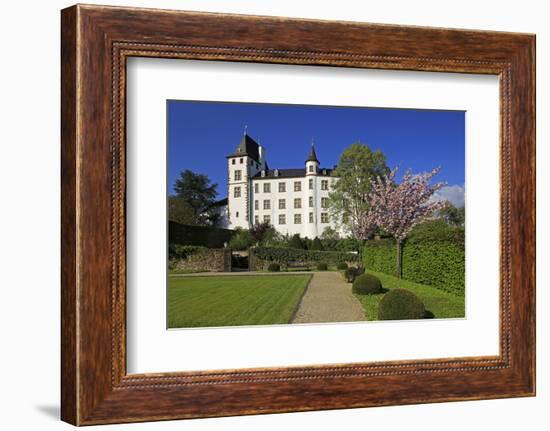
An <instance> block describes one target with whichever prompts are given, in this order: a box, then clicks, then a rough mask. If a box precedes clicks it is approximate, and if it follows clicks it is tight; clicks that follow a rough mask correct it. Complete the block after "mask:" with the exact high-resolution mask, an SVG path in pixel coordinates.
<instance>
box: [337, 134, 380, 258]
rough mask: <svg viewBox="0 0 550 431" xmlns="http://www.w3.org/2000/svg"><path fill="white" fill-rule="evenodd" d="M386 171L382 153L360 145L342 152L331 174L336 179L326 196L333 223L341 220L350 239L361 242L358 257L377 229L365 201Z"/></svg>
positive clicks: (353, 145)
mask: <svg viewBox="0 0 550 431" xmlns="http://www.w3.org/2000/svg"><path fill="white" fill-rule="evenodd" d="M389 171H390V170H389V168H388V166H387V165H386V156H385V155H384V153H382V152H381V151H380V150H377V151H372V150H371V149H370V148H369V147H368V146H366V145H363V144H360V143H355V144H352V145H350V146H349V147H347V148H346V149H345V150H344V151H343V152H342V155H341V156H340V160H339V161H338V165H337V166H336V169H335V170H334V171H333V175H334V176H336V177H339V180H338V181H337V182H336V184H334V185H333V187H332V191H331V193H330V194H329V211H330V213H331V216H332V218H333V219H334V220H336V221H339V220H341V223H342V224H343V225H344V227H345V228H346V229H347V230H348V231H349V232H350V233H351V234H352V235H353V237H355V238H356V239H358V240H360V241H359V250H357V251H358V253H359V256H360V257H361V255H362V244H363V242H364V241H365V240H367V239H368V238H369V237H370V236H371V235H372V234H373V233H374V229H375V227H376V225H375V223H374V219H373V216H372V214H371V212H370V210H369V209H370V204H369V202H368V195H369V193H370V191H371V188H372V180H374V179H375V178H377V177H381V176H384V175H387V174H388V172H389ZM360 261H362V259H361V260H360Z"/></svg>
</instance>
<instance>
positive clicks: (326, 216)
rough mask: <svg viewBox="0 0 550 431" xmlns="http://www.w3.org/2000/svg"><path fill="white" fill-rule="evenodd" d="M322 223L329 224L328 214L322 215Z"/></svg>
mask: <svg viewBox="0 0 550 431" xmlns="http://www.w3.org/2000/svg"><path fill="white" fill-rule="evenodd" d="M321 223H328V213H321Z"/></svg>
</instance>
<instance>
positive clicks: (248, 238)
mask: <svg viewBox="0 0 550 431" xmlns="http://www.w3.org/2000/svg"><path fill="white" fill-rule="evenodd" d="M253 243H254V238H253V237H252V234H251V233H250V231H248V230H246V229H239V230H238V231H237V233H236V235H235V236H234V237H233V238H231V241H229V247H230V248H232V249H233V250H246V249H247V248H248V247H250V246H251V245H252V244H253Z"/></svg>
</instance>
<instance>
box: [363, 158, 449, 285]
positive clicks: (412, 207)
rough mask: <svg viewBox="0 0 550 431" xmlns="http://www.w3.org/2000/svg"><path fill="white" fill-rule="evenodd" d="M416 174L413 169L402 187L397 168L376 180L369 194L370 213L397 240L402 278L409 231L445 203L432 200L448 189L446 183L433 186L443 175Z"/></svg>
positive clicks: (434, 172) (397, 273) (397, 262)
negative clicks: (397, 177)
mask: <svg viewBox="0 0 550 431" xmlns="http://www.w3.org/2000/svg"><path fill="white" fill-rule="evenodd" d="M439 170H440V169H439V168H436V169H433V170H432V171H431V172H424V173H421V174H416V175H413V173H412V172H411V170H410V169H409V170H408V171H406V172H405V175H404V176H403V180H402V181H401V184H396V182H395V175H396V173H397V168H395V169H394V170H393V171H391V172H390V173H389V174H386V175H384V176H383V177H378V178H377V179H376V180H374V181H372V191H371V192H370V193H369V195H368V202H369V205H370V207H369V214H370V215H371V217H372V218H373V220H374V222H375V224H376V226H378V227H380V228H382V229H384V230H385V231H386V232H387V233H389V234H390V235H392V236H393V237H394V238H395V243H396V265H395V275H396V276H397V277H399V278H401V274H402V270H401V266H402V253H401V248H402V245H403V241H404V240H405V238H406V237H407V235H408V234H409V232H410V231H411V230H412V229H413V228H414V227H415V226H416V225H417V224H418V223H420V222H422V221H424V220H426V218H427V217H429V216H431V215H432V214H433V213H434V212H435V211H438V210H439V209H440V208H441V207H442V205H443V203H442V202H434V201H431V200H430V198H431V197H432V195H433V194H434V193H435V192H436V191H437V190H439V189H440V188H441V187H443V186H444V183H436V184H433V185H430V180H431V179H432V178H433V177H434V176H435V175H436V174H437V173H438V172H439Z"/></svg>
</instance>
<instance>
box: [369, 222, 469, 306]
mask: <svg viewBox="0 0 550 431" xmlns="http://www.w3.org/2000/svg"><path fill="white" fill-rule="evenodd" d="M395 253H396V245H395V240H393V239H390V238H388V239H381V240H378V241H377V240H370V241H367V243H366V245H365V249H364V252H363V263H364V265H365V267H366V268H368V269H372V270H373V271H377V272H383V273H386V274H394V273H395V259H396V256H395ZM464 257H465V254H464V228H455V227H448V226H447V225H445V224H444V223H443V224H441V223H440V222H437V221H436V222H428V223H425V224H423V225H420V226H418V227H417V228H416V229H415V230H414V231H413V232H411V234H410V235H409V237H408V238H407V239H406V240H405V242H404V244H403V265H402V271H403V278H404V279H405V280H410V281H414V282H416V283H421V284H427V285H429V286H433V287H436V288H438V289H441V290H444V291H447V292H451V293H455V294H459V295H464V278H465V276H464V274H465V259H464Z"/></svg>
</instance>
